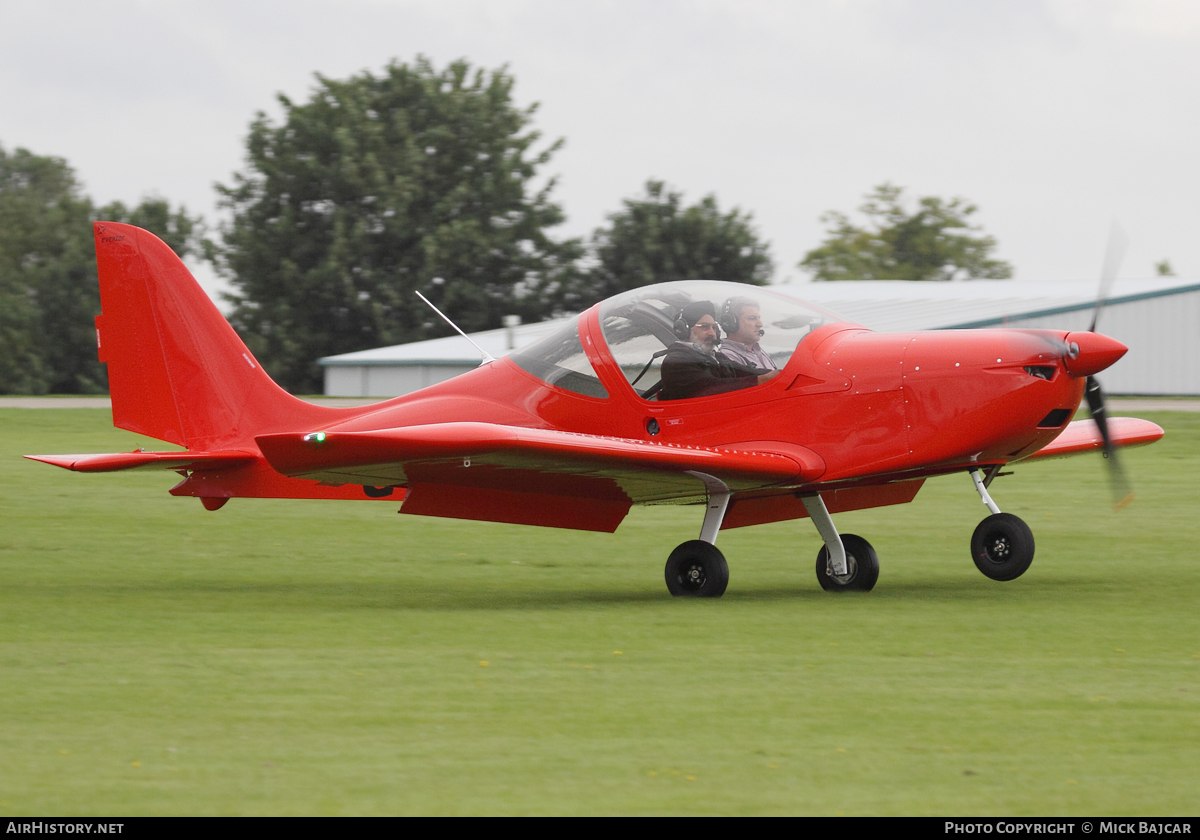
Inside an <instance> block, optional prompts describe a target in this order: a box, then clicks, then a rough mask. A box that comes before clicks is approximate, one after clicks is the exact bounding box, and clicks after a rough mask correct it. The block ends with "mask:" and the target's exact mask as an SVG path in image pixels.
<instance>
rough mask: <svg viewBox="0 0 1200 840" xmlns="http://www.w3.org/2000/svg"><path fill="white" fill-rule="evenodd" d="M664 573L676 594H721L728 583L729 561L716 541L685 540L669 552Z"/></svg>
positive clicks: (672, 591)
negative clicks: (714, 543) (712, 543)
mask: <svg viewBox="0 0 1200 840" xmlns="http://www.w3.org/2000/svg"><path fill="white" fill-rule="evenodd" d="M664 576H665V577H666V579H667V589H668V590H670V592H671V594H672V595H674V596H675V597H677V598H720V597H721V596H722V595H724V594H725V587H727V586H729V564H728V563H726V562H725V555H724V554H722V553H721V552H720V551H718V550H717V547H716V546H715V545H711V544H710V543H706V542H705V541H704V540H688V541H687V542H685V543H683V544H682V545H680V546H679V547H678V548H676V549H675V550H674V551H672V552H671V556H670V557H668V558H667V567H666V569H665V570H664Z"/></svg>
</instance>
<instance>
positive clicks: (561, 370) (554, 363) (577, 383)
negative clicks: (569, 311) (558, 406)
mask: <svg viewBox="0 0 1200 840" xmlns="http://www.w3.org/2000/svg"><path fill="white" fill-rule="evenodd" d="M508 358H510V359H512V360H513V362H515V363H516V365H517V366H518V367H520V368H521V369H522V370H524V371H527V372H529V373H532V374H533V375H534V376H536V377H537V378H538V379H541V380H543V381H545V382H548V383H550V384H551V385H553V386H555V387H557V388H562V389H563V390H566V391H572V392H574V393H576V394H583V395H584V396H585V397H600V398H601V399H605V398H607V397H608V391H606V390H605V389H604V386H603V385H602V384H601V383H600V378H599V377H598V376H596V371H595V370H594V369H593V368H592V363H591V362H590V361H588V357H587V353H585V352H584V350H583V344H582V343H581V342H580V341H579V319H578V318H572V319H571V322H570V323H569V324H567V325H565V326H563V327H561V328H560V329H557V330H555V331H554V332H552V333H551V334H550V335H548V336H546V337H545V338H543V339H541V340H540V341H536V342H534V343H533V344H531V345H529V346H528V347H523V348H521V349H520V350H516V351H514V352H513V353H511V354H510V355H509V357H508Z"/></svg>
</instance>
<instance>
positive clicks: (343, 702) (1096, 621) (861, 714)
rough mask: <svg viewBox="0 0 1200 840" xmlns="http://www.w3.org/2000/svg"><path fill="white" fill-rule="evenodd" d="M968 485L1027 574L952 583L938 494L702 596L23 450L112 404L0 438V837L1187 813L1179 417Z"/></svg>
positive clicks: (506, 545)
mask: <svg viewBox="0 0 1200 840" xmlns="http://www.w3.org/2000/svg"><path fill="white" fill-rule="evenodd" d="M1147 416H1149V417H1152V419H1154V420H1156V421H1157V422H1159V423H1160V424H1161V425H1163V426H1164V427H1165V428H1166V429H1167V437H1166V438H1165V439H1164V440H1163V441H1161V442H1159V443H1158V444H1156V445H1154V446H1151V447H1147V448H1144V449H1139V450H1135V451H1132V452H1128V453H1125V455H1126V457H1125V463H1126V467H1127V469H1128V471H1129V473H1130V475H1131V477H1132V478H1133V480H1134V482H1135V484H1136V486H1137V489H1138V498H1137V500H1136V501H1135V502H1134V504H1133V505H1132V506H1130V507H1129V508H1128V509H1126V510H1125V511H1123V512H1122V513H1120V514H1116V515H1114V514H1113V513H1112V512H1111V511H1110V509H1109V503H1110V498H1109V493H1108V489H1107V487H1106V485H1105V484H1104V474H1103V471H1102V464H1101V459H1100V458H1098V457H1095V458H1091V457H1088V458H1077V459H1072V460H1065V461H1056V462H1051V463H1047V464H1037V465H1030V466H1027V467H1020V468H1018V469H1017V472H1016V474H1015V475H1014V476H1012V477H1008V478H1003V479H999V480H998V481H997V482H996V483H995V484H994V485H993V486H992V490H993V494H994V495H995V497H996V499H997V501H998V503H999V504H1000V506H1001V507H1002V508H1003V509H1005V510H1008V511H1011V512H1013V513H1016V514H1017V515H1019V516H1022V517H1023V518H1025V519H1026V520H1027V521H1028V522H1029V524H1030V526H1031V527H1032V528H1033V530H1034V533H1035V535H1036V537H1037V541H1038V550H1037V557H1036V559H1035V560H1034V563H1033V566H1032V568H1031V569H1030V571H1029V572H1028V573H1027V574H1026V575H1025V576H1024V577H1022V578H1021V579H1019V580H1017V581H1013V582H1011V583H1006V584H1000V583H995V582H992V581H989V580H987V579H986V578H984V577H983V576H982V575H980V574H979V573H978V572H977V571H976V570H975V567H974V566H973V565H972V563H971V561H970V558H969V552H968V548H967V545H968V540H969V538H970V535H971V531H972V529H973V528H974V527H975V524H976V523H977V522H978V521H979V520H980V519H982V518H983V516H984V515H985V514H986V510H985V509H984V508H983V506H982V505H981V504H980V503H979V499H978V497H977V496H976V495H975V493H974V490H973V489H972V487H971V483H970V481H969V479H967V478H966V477H965V476H953V477H947V478H942V479H937V480H932V481H930V482H928V483H927V484H926V486H925V488H924V489H923V490H922V492H921V494H920V495H919V496H918V497H917V500H916V501H915V502H914V503H913V504H911V505H903V506H898V507H893V508H885V509H880V510H875V511H862V512H858V513H853V514H842V515H839V516H837V517H836V520H837V522H838V524H839V527H840V528H841V529H842V530H843V531H844V532H852V533H858V534H861V535H863V536H865V537H867V538H868V539H870V540H871V541H872V543H873V544H874V545H875V547H876V549H877V550H878V552H879V555H880V558H881V561H882V567H883V568H882V572H881V575H880V579H879V584H878V586H877V587H876V589H875V591H874V592H871V593H866V594H860V593H846V594H842V595H833V594H827V593H824V592H822V591H821V590H820V588H819V586H818V584H817V582H816V578H815V575H814V571H813V568H814V562H815V557H816V553H817V550H818V548H819V546H820V544H819V540H818V538H817V536H816V533H815V530H814V529H813V528H812V525H811V523H809V522H807V521H799V522H792V523H780V524H776V525H770V526H762V527H758V528H748V529H740V530H732V531H727V532H725V533H723V534H722V535H721V538H720V541H719V544H720V546H721V548H722V550H723V551H724V552H725V554H726V556H727V557H728V558H729V561H730V567H731V581H730V585H729V590H728V592H727V593H726V595H725V597H724V598H721V599H719V600H715V601H692V600H683V601H681V600H675V599H672V598H670V597H669V596H668V594H667V592H666V588H665V586H664V584H663V579H662V564H663V562H664V560H665V558H666V556H667V554H668V553H669V552H670V550H671V549H672V548H673V547H674V546H675V544H677V543H679V542H681V541H683V540H685V539H692V538H694V537H695V535H696V533H697V532H698V530H699V525H700V519H701V511H700V510H699V509H696V508H654V509H636V510H635V511H634V513H633V514H631V516H630V518H629V519H628V520H627V521H626V523H625V524H624V525H622V527H621V529H620V530H619V531H618V532H617V533H616V534H614V535H595V534H581V533H573V532H565V531H555V530H548V529H545V530H541V529H532V528H523V527H518V526H506V525H489V524H482V523H462V522H454V521H450V520H437V519H425V518H421V517H404V516H396V515H395V513H394V510H395V507H394V505H392V504H391V503H388V502H369V503H361V504H354V503H349V502H306V501H273V500H238V499H235V500H233V501H232V502H230V503H229V504H228V505H227V506H226V507H225V508H223V509H222V510H220V511H217V512H215V513H210V512H208V511H205V510H204V509H203V508H202V507H201V505H200V504H199V503H198V502H196V501H195V500H194V499H176V498H173V497H171V496H168V495H167V493H166V490H167V489H168V488H169V487H170V486H171V485H172V483H173V481H174V478H175V477H174V476H173V475H171V474H169V473H168V474H158V473H139V474H133V473H127V474H112V475H78V474H72V473H68V472H66V471H62V470H57V469H54V468H52V467H49V466H45V465H41V464H36V463H33V462H30V461H24V460H21V459H19V458H18V456H19V455H21V454H24V453H34V452H37V453H42V452H48V453H54V452H89V451H92V452H100V451H117V450H121V449H130V448H133V447H134V446H136V445H139V443H145V444H146V445H148V446H150V445H152V444H150V443H148V442H144V441H139V440H138V439H136V438H135V437H134V436H133V435H130V434H127V433H124V432H120V431H116V430H113V429H111V428H109V427H108V423H109V413H108V412H107V411H103V410H19V409H9V410H0V422H2V423H3V428H4V430H5V434H4V439H3V443H2V444H0V486H2V487H3V490H0V575H2V577H0V581H2V582H0V817H6V816H17V815H67V814H71V815H137V814H592V813H599V814H668V813H683V814H708V813H712V814H845V815H865V814H935V815H971V816H978V815H989V814H991V815H1038V814H1054V815H1069V814H1078V815H1092V816H1102V815H1188V814H1194V813H1195V811H1196V802H1197V797H1196V779H1197V778H1198V777H1200V617H1198V612H1197V609H1196V607H1197V604H1198V603H1200V559H1198V557H1197V554H1196V551H1195V545H1196V543H1197V538H1198V537H1200V505H1198V504H1197V500H1198V499H1200V493H1198V492H1197V491H1198V478H1197V476H1198V475H1200V415H1196V414H1184V413H1164V414H1158V415H1147Z"/></svg>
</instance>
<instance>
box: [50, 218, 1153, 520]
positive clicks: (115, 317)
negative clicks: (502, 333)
mask: <svg viewBox="0 0 1200 840" xmlns="http://www.w3.org/2000/svg"><path fill="white" fill-rule="evenodd" d="M95 236H96V252H97V260H98V265H99V270H100V286H101V289H100V291H101V303H102V308H103V314H101V315H100V316H99V317H98V318H97V319H96V327H97V337H98V342H99V352H100V359H101V361H103V362H106V363H107V365H108V372H109V380H110V383H111V390H112V398H113V419H114V423H115V425H117V426H118V427H120V428H124V429H129V430H131V431H134V432H138V433H140V434H144V435H148V436H150V437H155V438H158V439H161V440H164V441H169V442H171V443H175V444H178V445H180V446H184V447H186V448H187V452H183V453H181V452H165V453H121V454H112V455H94V456H77V455H72V456H30V457H36V458H37V459H39V460H43V461H46V462H47V463H51V464H54V465H56V466H61V467H65V468H68V469H75V470H79V471H106V470H118V469H132V468H143V467H151V466H154V467H159V468H163V467H165V468H168V469H173V470H177V471H179V472H181V473H183V474H184V480H183V481H182V482H181V483H179V484H178V485H177V486H176V487H174V488H173V489H172V490H171V492H172V493H173V494H175V495H181V496H184V495H190V496H197V497H199V498H201V499H202V500H203V501H204V503H205V506H206V507H208V508H209V509H216V508H217V507H220V506H221V504H223V503H224V502H223V501H222V500H225V499H229V498H236V497H276V498H323V499H384V500H390V501H393V502H396V501H401V500H403V507H402V508H401V510H402V512H405V513H418V514H422V515H433V516H451V517H457V518H464V519H482V520H491V521H500V522H517V523H523V524H530V525H547V526H553V527H566V528H580V529H589V530H602V531H611V530H613V529H614V528H616V527H617V525H618V524H619V523H620V521H621V519H622V518H623V517H624V516H625V514H626V512H627V511H628V509H629V507H630V505H632V504H636V503H644V502H674V503H702V502H703V501H704V500H705V498H706V489H705V484H704V482H703V481H702V480H701V479H700V478H698V477H696V476H694V475H692V474H691V473H692V472H699V473H704V474H706V475H709V476H713V477H715V478H717V479H719V480H720V481H722V482H724V483H725V484H726V486H728V487H729V488H730V489H731V490H732V491H734V496H733V500H732V502H731V505H730V508H729V511H728V514H727V517H726V522H725V525H726V527H738V526H742V525H751V524H758V523H763V522H772V521H778V520H782V519H794V518H800V517H803V516H805V515H806V512H805V510H804V507H803V504H802V502H801V501H800V496H801V495H803V494H811V493H821V494H822V496H823V497H824V498H825V500H826V504H827V506H828V507H829V509H830V510H831V511H835V512H836V511H839V510H855V509H860V508H866V507H874V506H879V505H889V504H899V503H903V502H908V501H911V499H912V498H913V497H914V496H915V494H916V492H917V490H918V489H919V487H920V485H921V479H923V478H924V477H927V476H930V475H938V474H943V473H949V472H956V471H964V470H967V469H970V468H974V467H980V466H989V465H996V464H1005V463H1008V462H1010V461H1013V460H1017V459H1020V458H1025V457H1039V455H1040V456H1041V457H1053V456H1055V455H1066V454H1072V453H1074V452H1077V451H1088V450H1090V449H1094V448H1096V443H1095V441H1094V440H1091V439H1090V438H1087V436H1086V435H1084V433H1083V432H1082V431H1081V430H1077V427H1076V426H1075V424H1071V425H1070V426H1067V425H1066V420H1067V418H1069V417H1070V416H1071V414H1073V413H1074V411H1075V409H1076V408H1077V407H1078V405H1079V401H1080V399H1081V396H1082V393H1083V385H1084V377H1086V376H1088V375H1090V374H1092V373H1095V372H1097V371H1099V370H1102V369H1103V368H1105V367H1107V366H1108V365H1111V364H1112V363H1113V362H1115V361H1116V360H1117V359H1118V358H1120V356H1121V355H1122V354H1123V353H1124V352H1125V348H1124V346H1123V345H1121V344H1120V343H1119V342H1116V341H1114V340H1112V339H1110V338H1107V337H1105V336H1101V335H1096V334H1093V333H1078V332H1076V333H1070V334H1068V333H1065V332H1058V331H1050V330H970V331H942V332H922V333H904V334H878V333H873V332H871V331H869V330H866V329H864V328H862V327H859V326H856V325H854V324H847V323H840V322H832V323H825V324H824V325H818V326H815V327H813V328H811V329H810V331H809V332H807V334H805V335H804V337H803V338H802V339H801V340H800V341H799V344H798V345H797V346H796V348H795V351H794V352H792V353H791V356H790V358H788V359H787V360H786V363H785V364H783V370H782V372H781V373H780V375H778V376H777V377H775V378H774V379H772V380H771V381H769V382H767V383H766V384H764V385H760V386H758V387H753V388H747V389H744V390H739V391H733V392H729V393H726V394H721V395H718V396H713V397H706V398H701V399H694V400H678V401H672V402H660V401H655V400H650V399H643V398H642V397H641V396H640V395H639V394H638V393H636V392H635V391H634V390H633V388H632V387H631V386H630V383H629V377H627V375H626V373H625V372H623V371H622V369H621V367H619V366H618V363H617V361H616V360H615V359H614V357H613V354H612V351H611V349H610V348H609V346H608V344H607V342H606V339H605V328H604V326H603V324H602V323H601V320H600V311H601V307H600V305H597V306H596V307H593V308H592V309H590V310H589V311H587V312H586V313H584V314H583V315H582V316H581V317H580V318H579V321H578V340H579V343H580V346H581V347H582V350H583V353H584V354H585V355H586V361H587V363H589V364H590V366H591V368H592V370H593V371H594V372H595V376H596V378H597V379H598V381H599V385H600V386H602V387H603V391H604V392H606V393H607V394H608V396H607V397H601V396H587V395H585V394H584V393H576V392H574V391H570V390H564V389H563V388H559V387H556V386H554V385H550V384H548V383H547V382H545V381H543V380H542V379H540V378H539V377H538V376H535V375H533V374H531V373H529V372H527V371H526V370H525V369H523V368H522V367H520V366H518V365H517V364H516V363H515V362H514V361H512V360H511V359H508V358H505V359H501V360H499V361H494V362H491V363H489V364H486V365H483V366H481V367H479V368H477V369H476V370H474V371H472V372H470V373H467V374H464V375H462V376H459V377H457V378H455V379H452V380H450V381H447V382H443V383H440V384H438V385H434V386H432V387H430V388H426V389H424V390H422V391H419V392H416V393H414V394H410V395H407V396H403V397H398V398H396V399H393V400H388V401H385V402H381V403H378V404H376V405H371V406H365V407H356V408H325V407H319V406H314V405H311V404H309V403H306V402H304V401H302V400H299V399H296V398H294V397H292V396H290V395H288V394H287V393H285V392H284V391H283V390H281V389H280V388H278V387H277V386H276V385H275V384H274V383H273V382H272V381H271V380H270V378H269V377H268V376H267V374H266V373H265V372H264V371H263V370H262V368H261V367H260V366H259V364H258V362H257V361H256V360H255V359H254V357H253V355H252V354H250V352H249V350H247V348H246V346H245V345H244V344H243V343H242V341H241V340H240V339H239V338H238V336H237V335H236V333H235V332H234V331H233V330H232V328H230V326H229V324H228V323H227V322H226V321H225V319H224V318H223V317H222V316H221V315H220V313H219V312H218V311H217V310H216V308H215V307H214V306H213V305H212V303H211V302H210V301H209V300H208V298H207V297H206V296H205V295H204V293H203V291H201V290H200V288H199V287H198V286H197V285H196V283H195V281H194V280H193V279H192V278H191V276H190V274H189V273H188V271H187V269H186V268H185V267H184V266H183V264H182V263H181V262H180V261H179V260H178V258H177V257H176V256H175V255H174V254H173V253H172V252H171V251H170V249H169V248H168V247H167V246H166V245H165V244H163V243H162V242H161V241H160V240H159V239H157V238H156V237H154V236H153V235H152V234H150V233H148V232H146V231H143V230H140V229H138V228H134V227H131V226H129V225H122V224H115V223H109V222H101V223H97V224H96V226H95ZM746 292H747V293H748V294H760V293H761V294H766V293H765V292H761V290H752V289H747V290H746ZM817 323H818V324H819V322H817ZM806 329H809V328H806ZM1031 368H1032V369H1036V370H1037V371H1040V374H1039V375H1035V374H1034V373H1031V372H1030V369H1031ZM598 390H599V389H597V391H598ZM1046 418H1056V420H1055V422H1053V423H1050V425H1046V424H1047V422H1048V421H1047V419H1046ZM1057 418H1061V420H1058V419H1057ZM1110 424H1112V428H1113V431H1114V438H1115V442H1116V444H1117V445H1125V444H1135V445H1136V444H1143V443H1147V442H1150V441H1152V440H1156V439H1157V438H1158V437H1161V435H1162V430H1161V429H1158V427H1157V426H1154V425H1153V424H1148V423H1145V422H1144V421H1125V420H1120V419H1113V420H1110ZM655 429H657V433H655V432H654V431H653V430H655ZM1064 429H1069V431H1067V433H1066V434H1065V435H1064ZM317 432H320V433H322V440H320V441H318V440H316V439H315V438H313V437H311V435H313V434H314V433H317ZM1060 435H1063V438H1062V440H1063V441H1064V442H1062V443H1057V444H1056V439H1057V438H1059V436H1060ZM406 494H407V495H406Z"/></svg>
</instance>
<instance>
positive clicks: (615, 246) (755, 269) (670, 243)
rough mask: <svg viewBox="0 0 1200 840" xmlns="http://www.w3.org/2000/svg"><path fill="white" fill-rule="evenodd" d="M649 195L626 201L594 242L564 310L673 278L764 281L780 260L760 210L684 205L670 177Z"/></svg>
mask: <svg viewBox="0 0 1200 840" xmlns="http://www.w3.org/2000/svg"><path fill="white" fill-rule="evenodd" d="M645 189H646V192H645V195H644V196H641V197H638V198H632V199H625V201H624V202H623V203H624V208H623V209H622V210H620V211H618V212H616V213H611V214H609V216H608V222H609V224H608V226H607V227H602V228H597V230H596V231H595V233H594V234H593V235H592V239H591V242H590V243H589V256H590V257H591V258H592V259H591V262H592V266H591V267H590V268H589V269H587V270H584V271H581V272H580V273H579V274H578V275H576V277H575V278H574V286H573V287H572V288H571V289H570V290H569V291H567V292H566V293H565V294H564V295H563V308H565V309H580V308H583V307H585V306H590V305H591V304H593V303H595V302H596V301H598V300H601V299H603V298H606V297H609V296H611V295H614V294H617V293H618V292H623V291H626V290H628V289H634V288H637V287H639V286H646V285H649V284H651V283H662V282H666V281H669V280H688V279H698V278H702V279H706V280H727V281H730V282H734V283H750V284H753V285H760V286H761V285H764V284H765V283H766V282H767V281H768V280H770V278H771V272H772V270H773V269H774V266H773V265H772V262H771V257H770V253H769V251H770V246H769V245H768V244H767V243H765V242H761V241H759V239H758V236H757V234H756V232H755V230H754V228H753V227H752V225H751V221H752V216H751V215H750V214H749V213H742V212H741V211H740V210H738V209H737V208H734V209H733V210H731V211H729V212H728V213H722V212H721V210H720V208H719V207H718V206H717V199H716V197H715V196H713V195H707V196H705V197H704V198H702V199H701V200H700V202H699V203H697V204H693V205H692V206H690V207H684V206H683V197H682V195H681V194H680V193H678V192H674V191H672V190H670V189H668V188H667V187H666V186H665V185H664V184H663V182H662V181H654V180H651V181H647V182H646V188H645Z"/></svg>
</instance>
